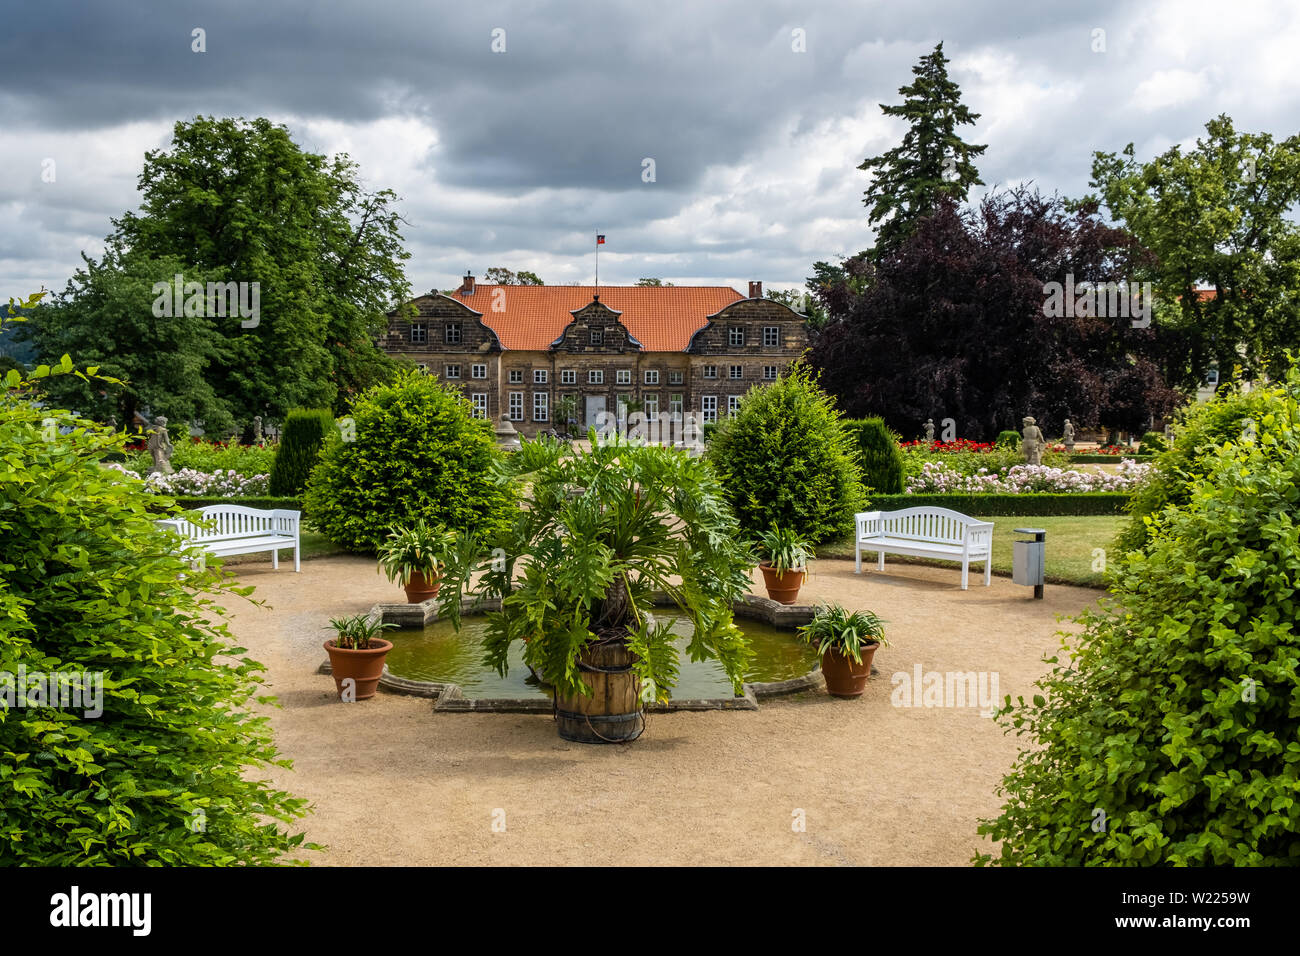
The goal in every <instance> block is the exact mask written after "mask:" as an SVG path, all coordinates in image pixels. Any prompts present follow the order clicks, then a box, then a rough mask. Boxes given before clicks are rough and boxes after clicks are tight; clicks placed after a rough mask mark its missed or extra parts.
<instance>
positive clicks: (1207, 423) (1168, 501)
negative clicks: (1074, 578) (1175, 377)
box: [1116, 389, 1267, 551]
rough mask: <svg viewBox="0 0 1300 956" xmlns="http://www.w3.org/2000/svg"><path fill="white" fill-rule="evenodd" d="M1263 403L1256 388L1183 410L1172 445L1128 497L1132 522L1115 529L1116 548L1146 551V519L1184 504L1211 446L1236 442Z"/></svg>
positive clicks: (1229, 392) (1226, 392)
mask: <svg viewBox="0 0 1300 956" xmlns="http://www.w3.org/2000/svg"><path fill="white" fill-rule="evenodd" d="M1266 401H1267V399H1266V397H1265V395H1264V393H1262V392H1260V391H1259V390H1256V391H1252V392H1240V391H1236V390H1230V389H1224V391H1223V392H1222V393H1220V394H1219V395H1216V396H1215V397H1214V398H1212V399H1210V400H1209V401H1207V402H1199V403H1197V404H1195V405H1190V406H1188V407H1187V408H1185V409H1184V410H1183V411H1182V413H1181V415H1180V420H1179V421H1178V422H1177V423H1176V424H1175V425H1174V437H1173V442H1172V444H1171V445H1170V447H1169V448H1168V449H1166V450H1165V451H1163V452H1161V453H1160V454H1159V455H1158V456H1157V457H1156V458H1155V460H1154V461H1153V462H1152V464H1154V465H1155V470H1154V472H1153V473H1152V476H1151V478H1150V479H1148V480H1147V481H1146V482H1144V483H1143V484H1142V485H1141V486H1139V487H1138V489H1137V490H1136V491H1135V492H1134V493H1133V495H1132V497H1131V498H1129V503H1128V509H1127V510H1128V512H1129V514H1130V515H1132V518H1131V519H1130V520H1129V521H1128V523H1127V524H1125V526H1124V528H1123V529H1122V530H1121V531H1120V534H1119V537H1118V540H1117V542H1116V543H1117V545H1118V547H1119V548H1120V549H1121V550H1123V551H1133V550H1137V549H1141V548H1144V547H1146V544H1147V541H1148V540H1149V538H1150V521H1151V519H1152V517H1153V516H1154V515H1156V514H1158V513H1159V512H1160V511H1161V510H1162V509H1164V508H1166V507H1168V506H1169V505H1181V504H1184V503H1185V502H1186V501H1187V500H1188V499H1189V498H1190V496H1191V487H1192V482H1193V481H1194V480H1195V478H1196V476H1198V475H1202V474H1204V473H1205V462H1204V459H1206V458H1207V457H1208V456H1210V455H1212V454H1214V449H1215V447H1216V446H1218V445H1221V444H1223V443H1224V442H1231V441H1236V440H1237V439H1239V438H1241V436H1242V434H1243V433H1244V432H1245V431H1246V430H1247V429H1248V428H1249V427H1253V426H1251V425H1250V424H1249V423H1250V422H1253V421H1254V420H1255V419H1257V418H1258V417H1259V416H1261V415H1262V414H1263V413H1264V412H1263V409H1264V408H1265V403H1266Z"/></svg>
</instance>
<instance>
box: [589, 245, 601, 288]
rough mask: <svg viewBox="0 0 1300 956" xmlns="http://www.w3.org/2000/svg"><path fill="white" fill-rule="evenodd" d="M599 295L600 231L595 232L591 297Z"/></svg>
mask: <svg viewBox="0 0 1300 956" xmlns="http://www.w3.org/2000/svg"><path fill="white" fill-rule="evenodd" d="M599 296H600V233H596V289H595V291H594V292H593V293H592V296H591V297H592V298H593V299H595V298H598V297H599Z"/></svg>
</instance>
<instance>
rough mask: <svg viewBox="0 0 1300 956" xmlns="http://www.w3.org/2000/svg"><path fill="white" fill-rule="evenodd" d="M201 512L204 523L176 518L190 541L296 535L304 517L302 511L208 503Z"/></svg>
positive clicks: (176, 521) (177, 524)
mask: <svg viewBox="0 0 1300 956" xmlns="http://www.w3.org/2000/svg"><path fill="white" fill-rule="evenodd" d="M199 514H201V515H202V516H203V525H198V524H195V523H194V522H192V521H186V520H185V519H183V518H180V519H176V520H175V521H174V527H175V528H176V530H177V531H178V532H180V534H181V535H182V536H183V537H185V538H187V539H188V540H190V541H213V540H223V541H224V540H229V539H231V538H252V537H257V536H260V535H267V534H281V535H287V536H290V537H294V536H296V535H297V534H298V522H299V519H301V517H302V512H301V511H290V510H288V509H276V510H274V511H263V510H261V509H258V508H245V507H243V506H242V505H208V506H207V507H206V508H200V509H199ZM204 525H206V527H205V526H204Z"/></svg>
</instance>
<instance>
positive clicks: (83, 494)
mask: <svg viewBox="0 0 1300 956" xmlns="http://www.w3.org/2000/svg"><path fill="white" fill-rule="evenodd" d="M20 392H21V390H20V389H18V388H14V387H9V388H0V863H9V864H24V865H37V866H130V865H149V864H152V865H159V864H161V865H167V866H208V865H237V864H248V865H265V864H269V863H275V862H278V861H281V860H282V859H283V858H284V857H285V855H286V854H288V853H291V852H292V851H293V850H294V849H295V848H299V847H301V846H303V844H302V836H301V835H300V834H298V835H291V834H290V833H288V832H286V831H285V830H283V829H282V828H281V826H280V824H281V823H287V822H289V821H292V820H294V819H295V818H296V817H299V816H301V815H302V813H303V812H304V801H302V800H297V799H294V798H292V797H290V796H289V795H288V794H287V793H284V792H282V791H279V790H275V789H273V788H272V787H270V786H269V785H268V784H267V783H265V782H262V781H259V780H257V779H255V778H252V777H249V776H248V775H247V774H248V771H249V770H250V768H265V767H267V766H269V765H272V764H274V765H277V766H288V763H287V761H283V760H281V759H280V758H279V755H278V753H277V751H276V749H275V747H274V745H273V743H272V740H271V733H270V729H269V726H268V724H267V721H266V718H264V717H255V716H253V715H251V714H250V713H249V707H250V705H251V703H252V701H253V698H254V695H256V694H258V693H259V692H260V691H261V687H262V683H263V681H262V678H261V677H260V676H259V671H261V670H262V669H263V668H262V666H261V665H260V664H258V663H257V662H255V661H253V660H251V659H249V658H248V657H245V656H243V655H244V649H243V648H241V647H237V646H235V644H234V641H233V640H232V639H231V637H230V634H229V633H228V631H227V629H226V625H225V624H223V623H219V618H220V614H221V613H222V610H221V608H219V607H217V605H216V604H215V603H214V600H213V598H214V596H216V597H220V596H221V595H222V594H223V593H228V592H230V591H233V590H234V589H233V588H230V587H229V586H228V585H226V584H224V583H223V581H222V579H221V577H220V575H219V574H218V573H217V572H214V571H211V570H208V571H193V570H191V569H190V566H189V562H188V561H186V560H183V559H182V558H180V557H178V556H177V555H175V554H174V553H173V550H172V549H173V547H174V544H175V539H174V538H173V537H171V536H169V535H166V534H164V533H163V532H161V531H159V530H158V529H157V528H156V527H155V526H154V523H153V521H154V519H155V518H156V517H157V515H156V514H150V513H149V509H150V508H156V507H157V505H158V501H159V498H158V496H155V495H151V494H149V493H148V492H147V491H145V489H144V487H143V485H142V484H141V483H140V482H138V481H134V480H128V481H124V480H122V478H121V476H120V474H118V473H115V472H113V471H111V470H109V469H107V468H103V467H101V465H100V463H99V462H100V460H101V459H102V457H103V455H104V454H105V453H106V452H108V451H109V450H110V449H113V448H117V447H119V446H120V443H121V438H120V436H117V437H106V436H104V435H102V434H95V433H94V432H93V431H90V432H88V431H86V430H84V429H78V430H77V431H74V432H72V433H70V434H68V435H58V434H57V433H56V432H54V431H52V430H51V429H47V428H44V427H43V420H44V419H46V418H47V417H51V416H53V417H57V418H58V419H59V421H60V422H61V423H62V424H65V425H66V424H80V425H89V424H90V423H88V422H80V423H77V422H74V421H73V420H72V419H69V418H68V417H67V416H66V414H65V413H58V412H51V411H48V410H40V409H37V408H35V407H34V406H32V405H31V404H29V403H27V402H25V401H23V400H22V397H21V395H20ZM239 593H246V592H244V591H240V592H239ZM21 673H25V674H26V678H27V679H25V680H20V679H19V677H18V675H19V674H21ZM55 673H61V674H64V675H66V676H67V677H70V678H72V679H74V681H75V685H76V686H77V687H78V688H82V689H85V688H86V685H83V684H82V679H83V677H82V675H89V680H90V684H89V685H88V687H89V689H91V690H92V691H93V687H94V681H95V676H94V675H96V674H102V675H103V678H102V680H103V683H102V700H101V703H100V707H102V714H101V715H100V716H98V717H95V716H90V715H88V714H87V711H90V713H91V714H93V712H94V710H96V709H100V708H97V707H87V706H86V704H87V703H89V701H87V700H86V699H85V698H84V696H83V699H82V700H81V701H80V703H81V706H69V705H66V701H65V702H64V703H63V704H60V705H58V706H56V705H55V704H56V703H59V702H57V701H52V700H50V699H49V697H45V698H43V699H42V698H40V697H38V693H37V688H36V687H35V685H33V684H31V683H30V681H31V679H32V678H33V676H34V675H38V674H39V675H44V674H55ZM90 696H91V701H93V697H94V695H93V692H92V694H91V695H90ZM23 697H28V698H29V700H28V703H29V704H30V706H22V700H21V698H23ZM37 701H43V705H39V706H38V703H37Z"/></svg>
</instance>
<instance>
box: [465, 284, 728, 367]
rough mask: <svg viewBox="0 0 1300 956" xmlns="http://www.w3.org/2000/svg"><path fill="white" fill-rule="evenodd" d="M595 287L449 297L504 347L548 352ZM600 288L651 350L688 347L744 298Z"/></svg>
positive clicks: (516, 288) (490, 288)
mask: <svg viewBox="0 0 1300 956" xmlns="http://www.w3.org/2000/svg"><path fill="white" fill-rule="evenodd" d="M497 290H500V295H499V296H498V295H497ZM595 291H596V290H595V289H594V288H593V287H592V286H580V285H476V286H475V287H474V291H473V293H471V294H470V295H464V294H463V293H461V292H460V291H459V290H457V291H456V292H454V293H452V294H451V295H450V296H448V298H450V299H452V300H454V301H456V302H458V303H460V304H461V305H464V306H466V307H467V308H470V309H473V310H474V311H475V312H477V313H479V314H480V315H482V317H483V324H484V325H486V326H487V327H488V328H490V329H491V330H492V331H493V332H495V333H496V335H497V338H498V339H500V341H501V345H502V347H503V348H506V349H516V350H524V349H526V350H534V351H545V350H546V349H548V348H550V347H551V345H552V343H554V342H555V341H556V340H557V339H559V338H560V336H561V335H562V334H563V332H564V328H565V326H567V325H568V324H569V323H570V322H572V321H573V313H575V312H577V311H579V310H581V309H583V308H586V307H587V306H589V305H591V301H592V294H593V293H594V292H595ZM599 291H600V304H601V305H603V306H606V307H607V308H608V309H609V310H610V311H611V312H614V313H616V314H617V316H618V318H619V321H621V322H622V323H623V325H624V327H626V328H627V330H628V333H629V334H630V335H631V336H632V338H633V339H634V340H635V341H636V342H637V343H639V344H640V345H641V347H642V349H644V350H645V351H647V352H681V351H684V350H685V349H686V346H687V345H688V344H689V343H690V341H691V336H693V335H694V334H695V333H696V332H697V331H698V330H699V329H702V328H703V327H704V326H705V325H707V324H708V317H709V316H710V315H712V314H714V313H716V312H718V311H719V310H721V309H723V308H724V307H726V306H728V305H730V304H731V303H732V302H738V301H740V300H741V299H743V298H744V296H743V295H741V294H740V293H739V292H737V291H736V290H735V289H733V288H731V287H730V286H601V287H600V290H599ZM498 303H499V308H500V311H497V308H498Z"/></svg>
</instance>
